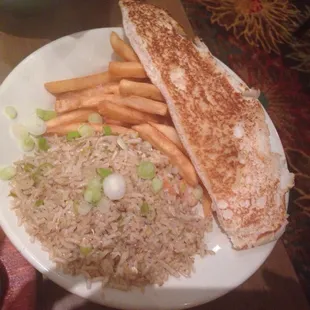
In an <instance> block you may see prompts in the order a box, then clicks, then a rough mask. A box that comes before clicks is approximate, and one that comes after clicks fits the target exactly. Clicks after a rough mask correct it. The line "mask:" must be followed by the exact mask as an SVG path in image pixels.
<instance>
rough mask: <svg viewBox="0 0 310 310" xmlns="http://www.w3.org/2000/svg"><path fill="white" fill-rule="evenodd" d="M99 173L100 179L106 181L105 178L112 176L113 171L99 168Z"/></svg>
mask: <svg viewBox="0 0 310 310" xmlns="http://www.w3.org/2000/svg"><path fill="white" fill-rule="evenodd" d="M97 173H98V175H100V177H102V178H103V179H104V178H106V177H108V176H109V175H110V174H112V173H113V171H112V170H111V169H108V168H98V169H97Z"/></svg>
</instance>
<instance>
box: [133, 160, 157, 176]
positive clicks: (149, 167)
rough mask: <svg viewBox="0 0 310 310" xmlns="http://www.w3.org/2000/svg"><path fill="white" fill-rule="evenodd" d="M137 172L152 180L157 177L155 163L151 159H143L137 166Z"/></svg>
mask: <svg viewBox="0 0 310 310" xmlns="http://www.w3.org/2000/svg"><path fill="white" fill-rule="evenodd" d="M137 173H138V176H139V177H140V178H141V179H146V180H151V179H153V178H154V177H155V165H154V164H153V163H151V162H150V161H142V162H141V163H140V165H139V166H138V167H137Z"/></svg>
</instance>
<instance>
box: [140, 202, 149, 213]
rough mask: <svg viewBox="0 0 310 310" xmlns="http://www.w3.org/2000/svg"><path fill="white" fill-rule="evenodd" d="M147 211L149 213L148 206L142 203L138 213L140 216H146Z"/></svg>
mask: <svg viewBox="0 0 310 310" xmlns="http://www.w3.org/2000/svg"><path fill="white" fill-rule="evenodd" d="M149 211H150V207H149V205H148V204H147V203H146V202H145V201H144V202H143V203H142V205H141V207H140V213H141V215H142V216H146V215H148V213H149Z"/></svg>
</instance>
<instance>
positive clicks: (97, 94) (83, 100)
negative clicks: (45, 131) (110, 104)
mask: <svg viewBox="0 0 310 310" xmlns="http://www.w3.org/2000/svg"><path fill="white" fill-rule="evenodd" d="M106 94H116V95H118V94H119V84H118V83H110V84H106V85H100V86H96V87H93V88H90V89H84V90H80V91H75V92H68V93H64V94H60V95H59V96H58V97H57V100H56V103H55V111H56V112H57V113H58V114H60V113H64V112H69V111H72V110H77V109H79V108H91V107H96V106H97V105H98V104H99V102H100V101H102V100H104V98H105V97H104V96H105V95H106Z"/></svg>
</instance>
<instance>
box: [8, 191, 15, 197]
mask: <svg viewBox="0 0 310 310" xmlns="http://www.w3.org/2000/svg"><path fill="white" fill-rule="evenodd" d="M9 197H13V198H16V197H17V195H16V194H15V193H14V192H13V191H10V193H9Z"/></svg>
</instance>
